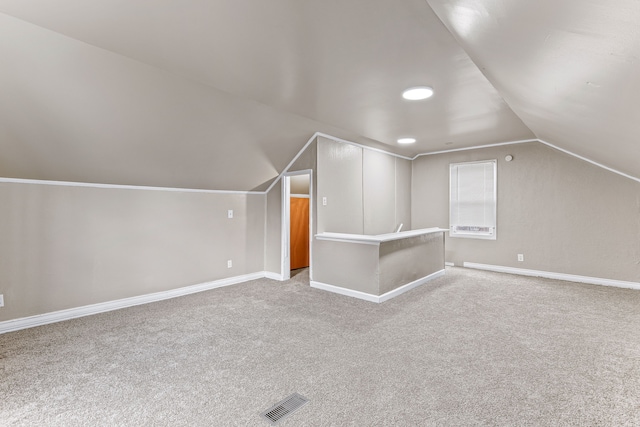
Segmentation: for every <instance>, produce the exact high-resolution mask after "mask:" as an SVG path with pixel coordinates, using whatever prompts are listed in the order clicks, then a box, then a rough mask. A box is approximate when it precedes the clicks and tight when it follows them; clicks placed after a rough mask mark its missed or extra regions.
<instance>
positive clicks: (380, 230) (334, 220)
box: [317, 137, 411, 235]
mask: <svg viewBox="0 0 640 427" xmlns="http://www.w3.org/2000/svg"><path fill="white" fill-rule="evenodd" d="M317 175H318V176H317V182H318V187H317V188H318V230H319V232H324V231H330V232H335V233H351V234H371V235H376V234H384V233H391V232H393V231H395V230H396V229H397V227H398V225H400V223H403V224H404V226H403V230H409V229H411V161H410V160H405V159H402V158H398V157H396V156H392V155H390V154H385V153H382V152H379V151H375V150H369V149H363V148H361V147H358V146H353V145H350V144H344V143H340V142H337V141H332V140H329V139H327V138H322V137H319V138H318V174H317ZM323 197H326V198H327V205H326V206H323V205H322V198H323Z"/></svg>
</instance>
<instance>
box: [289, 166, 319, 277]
mask: <svg viewBox="0 0 640 427" xmlns="http://www.w3.org/2000/svg"><path fill="white" fill-rule="evenodd" d="M282 186H283V187H282V213H283V215H282V219H283V220H282V260H283V262H282V278H283V280H288V279H290V278H291V275H292V273H291V272H292V271H293V272H294V275H295V273H296V271H297V270H300V269H304V268H309V275H310V276H311V260H312V258H311V242H312V239H313V236H312V232H313V228H312V224H313V218H312V217H313V215H312V212H313V194H312V193H313V191H312V190H311V189H312V188H313V186H312V171H311V170H303V171H297V172H288V173H287V174H285V175H284V176H283V180H282Z"/></svg>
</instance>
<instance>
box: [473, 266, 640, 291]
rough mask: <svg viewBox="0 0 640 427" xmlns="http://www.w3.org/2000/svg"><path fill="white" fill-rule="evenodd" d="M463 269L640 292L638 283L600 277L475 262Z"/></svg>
mask: <svg viewBox="0 0 640 427" xmlns="http://www.w3.org/2000/svg"><path fill="white" fill-rule="evenodd" d="M463 267H465V268H473V269H476V270H486V271H495V272H497V273H509V274H517V275H520V276H533V277H543V278H545V279H555V280H564V281H567V282H577V283H586V284H589V285H601V286H613V287H616V288H626V289H637V290H640V283H638V282H625V281H623V280H612V279H602V278H600V277H589V276H578V275H575V274H566V273H552V272H549V271H541V270H528V269H525V268H516V267H503V266H500V265H490V264H478V263H475V262H465V263H463Z"/></svg>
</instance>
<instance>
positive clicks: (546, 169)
mask: <svg viewBox="0 0 640 427" xmlns="http://www.w3.org/2000/svg"><path fill="white" fill-rule="evenodd" d="M507 155H512V156H513V160H512V161H511V162H507V161H505V156H507ZM489 159H497V160H498V172H497V174H498V207H497V208H498V212H497V239H496V240H479V239H467V238H451V237H448V236H447V238H446V260H447V261H448V262H453V263H455V264H456V265H462V263H463V262H475V263H481V264H490V265H498V266H506V267H515V268H524V269H532V270H541V271H546V272H553V273H564V274H575V275H580V276H588V277H598V278H605V279H613V280H623V281H634V282H637V281H639V280H640V183H638V182H635V181H633V180H631V179H628V178H625V177H623V176H620V175H618V174H615V173H613V172H610V171H608V170H605V169H603V168H601V167H598V166H595V165H593V164H590V163H588V162H585V161H583V160H580V159H578V158H575V157H573V156H570V155H568V154H565V153H563V152H561V151H558V150H555V149H553V148H550V147H548V146H546V145H544V144H542V143H539V142H531V143H524V144H514V145H504V146H497V147H491V148H483V149H476V150H468V151H458V152H451V153H443V154H437V155H429V156H421V157H419V158H417V159H416V160H414V161H413V178H412V203H411V212H412V214H411V219H412V222H413V226H414V228H423V227H435V226H439V227H443V228H448V225H449V199H448V198H449V164H450V163H457V162H467V161H478V160H489ZM517 254H523V255H524V262H518V261H517Z"/></svg>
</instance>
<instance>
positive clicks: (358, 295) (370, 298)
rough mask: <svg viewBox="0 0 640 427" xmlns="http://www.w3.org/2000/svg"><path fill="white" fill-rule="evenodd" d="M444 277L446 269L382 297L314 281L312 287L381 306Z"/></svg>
mask: <svg viewBox="0 0 640 427" xmlns="http://www.w3.org/2000/svg"><path fill="white" fill-rule="evenodd" d="M444 275H445V271H444V269H443V270H440V271H436V272H435V273H432V274H430V275H428V276H425V277H422V278H420V279H418V280H414V281H413V282H411V283H407V284H406V285H403V286H400V287H399V288H396V289H394V290H392V291H389V292H387V293H385V294H382V295H373V294H368V293H366V292H360V291H354V290H353V289H347V288H343V287H340V286H335V285H329V284H327V283H322V282H316V281H313V280H312V281H311V287H312V288H317V289H322V290H323V291H329V292H333V293H336V294H340V295H345V296H348V297H353V298H358V299H361V300H365V301H370V302H375V303H378V304H379V303H382V302H385V301H388V300H390V299H391V298H394V297H397V296H398V295H401V294H403V293H405V292H407V291H410V290H411V289H413V288H417V287H418V286H420V285H423V284H425V283H427V282H429V281H431V280H433V279H435V278H437V277H440V276H444Z"/></svg>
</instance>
